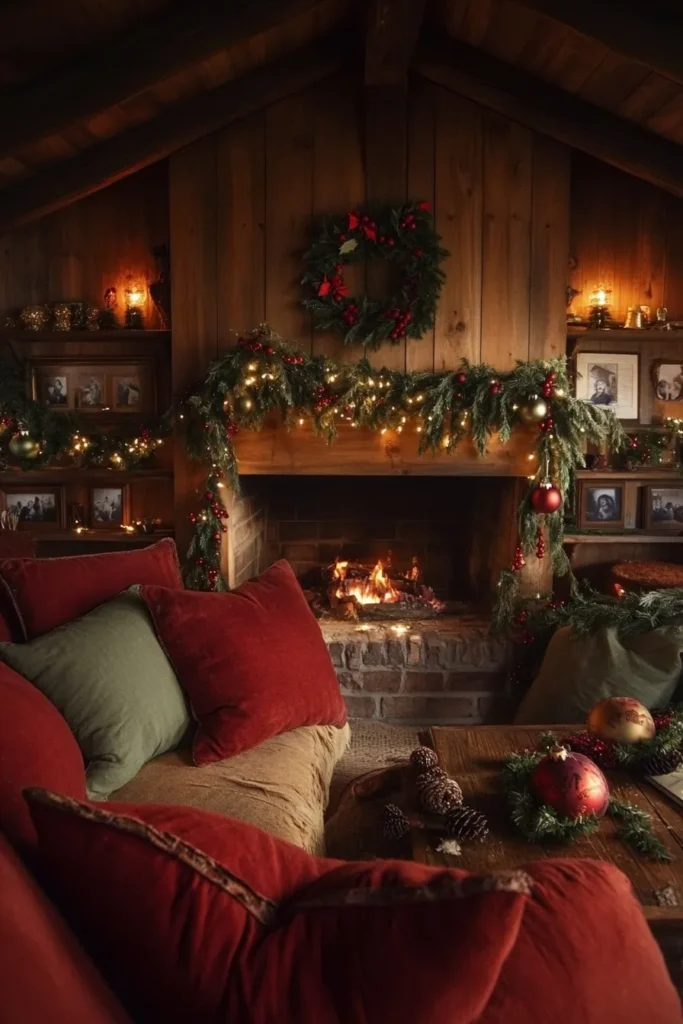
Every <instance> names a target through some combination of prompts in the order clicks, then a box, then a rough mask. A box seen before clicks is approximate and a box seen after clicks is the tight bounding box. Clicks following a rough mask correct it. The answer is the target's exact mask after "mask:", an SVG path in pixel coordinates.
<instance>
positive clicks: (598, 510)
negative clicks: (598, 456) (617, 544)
mask: <svg viewBox="0 0 683 1024" xmlns="http://www.w3.org/2000/svg"><path fill="white" fill-rule="evenodd" d="M579 499H580V504H579V527H580V528H581V529H590V530H595V529H605V530H619V529H623V528H624V484H623V483H614V482H613V481H612V480H606V481H593V480H582V481H581V486H580V490H579Z"/></svg>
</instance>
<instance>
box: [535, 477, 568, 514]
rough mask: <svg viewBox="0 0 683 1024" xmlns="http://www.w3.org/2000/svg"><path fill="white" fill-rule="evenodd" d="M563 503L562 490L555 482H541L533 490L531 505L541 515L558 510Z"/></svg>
mask: <svg viewBox="0 0 683 1024" xmlns="http://www.w3.org/2000/svg"><path fill="white" fill-rule="evenodd" d="M561 504H562V492H561V491H559V490H558V489H557V487H555V486H554V484H539V486H538V487H535V488H534V490H533V491H532V492H531V507H532V508H533V510H534V512H537V513H538V514H539V515H548V514H549V513H550V512H557V510H558V508H559V507H560V505H561Z"/></svg>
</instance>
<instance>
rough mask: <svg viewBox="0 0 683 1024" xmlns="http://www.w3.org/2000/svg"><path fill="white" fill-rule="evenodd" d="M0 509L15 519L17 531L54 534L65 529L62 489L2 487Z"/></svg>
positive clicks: (51, 487)
mask: <svg viewBox="0 0 683 1024" xmlns="http://www.w3.org/2000/svg"><path fill="white" fill-rule="evenodd" d="M0 508H2V511H3V512H7V513H8V514H9V515H15V516H17V517H18V518H17V521H16V522H17V525H16V528H17V529H18V530H29V531H31V532H32V533H34V532H35V533H56V532H57V531H59V530H63V529H65V526H66V503H65V491H64V487H62V486H56V487H55V486H48V485H46V484H38V483H25V484H12V485H8V484H6V485H4V486H3V487H2V489H0Z"/></svg>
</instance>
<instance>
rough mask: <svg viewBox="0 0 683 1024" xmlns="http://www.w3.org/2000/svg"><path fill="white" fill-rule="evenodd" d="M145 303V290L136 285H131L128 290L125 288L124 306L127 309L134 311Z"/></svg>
mask: <svg viewBox="0 0 683 1024" xmlns="http://www.w3.org/2000/svg"><path fill="white" fill-rule="evenodd" d="M144 301H145V289H144V288H141V287H139V286H138V285H131V287H130V288H126V305H127V306H128V308H129V309H135V308H136V307H138V306H141V305H142V304H143V302H144Z"/></svg>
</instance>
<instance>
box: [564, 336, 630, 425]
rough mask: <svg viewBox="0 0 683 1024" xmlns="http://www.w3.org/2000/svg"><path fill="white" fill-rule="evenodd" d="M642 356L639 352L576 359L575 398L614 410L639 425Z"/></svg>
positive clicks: (591, 354) (583, 354)
mask: <svg viewBox="0 0 683 1024" xmlns="http://www.w3.org/2000/svg"><path fill="white" fill-rule="evenodd" d="M639 375H640V356H639V354H638V353H637V352H583V351H580V352H578V353H577V355H576V397H577V398H581V399H583V400H584V401H586V402H590V403H591V404H592V405H602V406H605V407H606V408H611V409H612V410H613V411H614V413H615V415H616V416H617V417H618V418H619V419H620V420H623V421H626V422H631V423H634V424H635V423H638V417H639V397H640V396H639Z"/></svg>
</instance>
